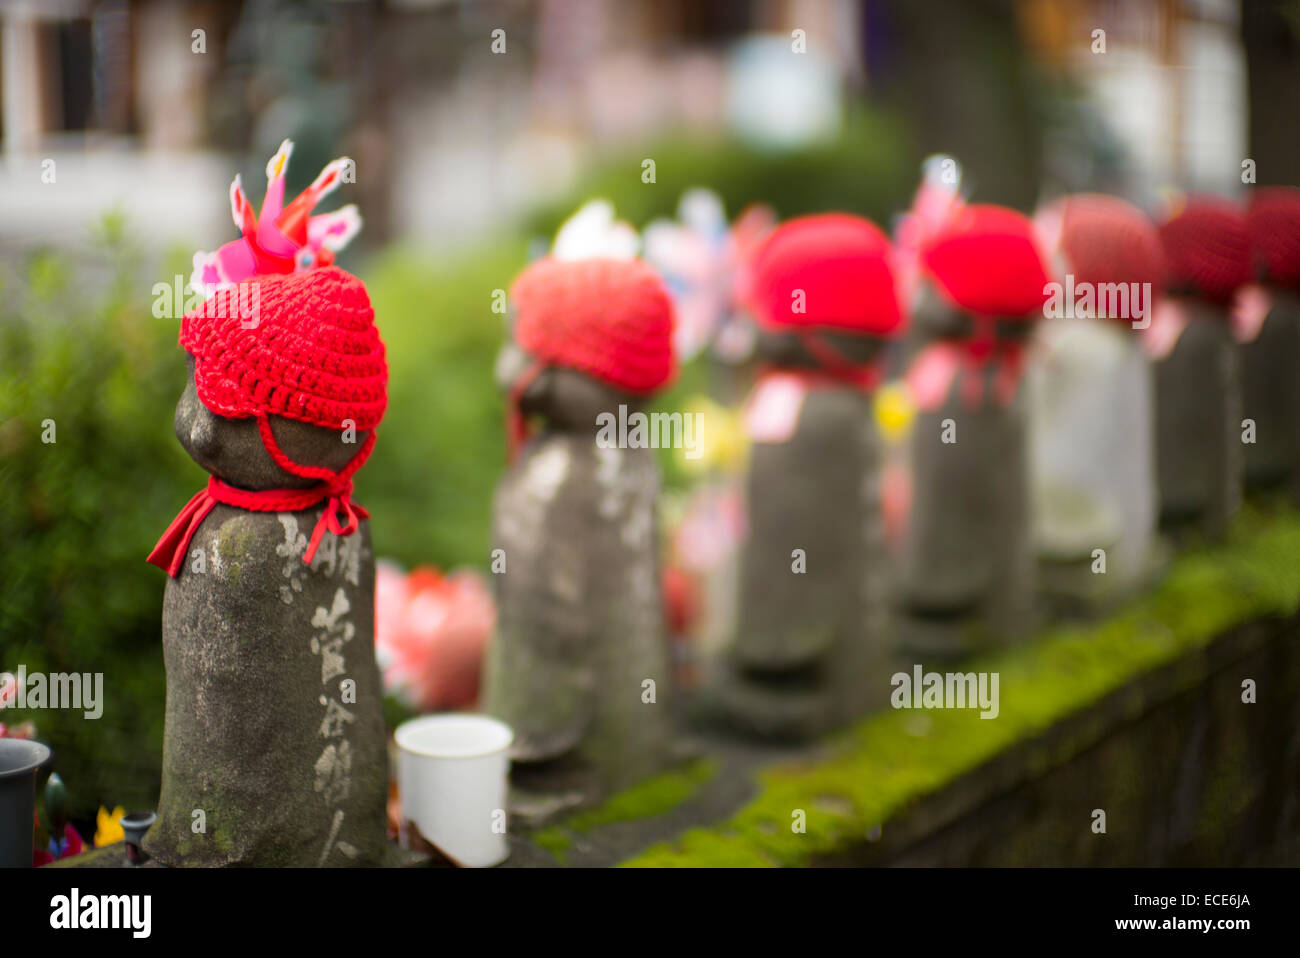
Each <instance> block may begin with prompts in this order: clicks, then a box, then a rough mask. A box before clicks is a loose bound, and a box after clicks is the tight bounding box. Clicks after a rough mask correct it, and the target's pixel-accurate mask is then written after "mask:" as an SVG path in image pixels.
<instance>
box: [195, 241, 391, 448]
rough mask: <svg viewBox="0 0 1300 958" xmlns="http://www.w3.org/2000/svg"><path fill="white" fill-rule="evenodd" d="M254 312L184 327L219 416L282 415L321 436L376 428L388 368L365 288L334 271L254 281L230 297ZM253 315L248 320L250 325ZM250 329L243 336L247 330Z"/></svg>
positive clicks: (203, 311) (205, 312) (204, 311)
mask: <svg viewBox="0 0 1300 958" xmlns="http://www.w3.org/2000/svg"><path fill="white" fill-rule="evenodd" d="M236 295H237V296H238V298H239V302H240V303H241V305H246V306H249V307H251V309H242V308H241V309H230V308H215V307H216V306H220V305H221V304H222V302H223V301H222V294H221V293H218V294H216V295H214V296H213V297H212V298H210V299H209V300H208V301H207V302H205V303H204V304H203V305H202V306H200V307H199V308H197V309H195V310H194V311H193V312H191V313H189V314H188V315H187V316H185V318H184V319H182V320H181V332H180V344H181V345H182V346H183V347H184V348H185V349H186V350H187V351H188V352H190V353H191V354H192V355H193V356H194V363H195V368H194V384H195V386H196V387H197V389H198V395H199V400H200V401H201V402H202V403H203V405H205V406H207V407H208V409H210V410H211V411H212V412H214V413H216V414H217V415H218V416H224V417H226V418H227V419H245V418H249V417H261V416H264V415H273V416H283V417H284V418H286V419H297V420H299V421H300V422H306V423H310V424H312V425H314V426H323V427H324V428H326V429H340V430H341V429H343V428H344V426H345V420H351V421H352V423H353V424H354V425H355V427H356V429H357V430H360V431H364V430H370V429H374V428H375V427H376V426H377V425H379V421H380V420H381V419H382V418H383V416H384V409H385V407H386V406H387V403H388V398H387V384H388V365H387V363H386V362H385V359H384V344H383V341H382V340H381V339H380V338H379V331H378V330H377V329H376V328H375V313H374V310H373V309H371V307H370V297H369V296H368V295H367V294H366V288H365V286H363V285H362V283H361V281H360V280H359V279H357V278H356V277H355V276H352V275H351V274H350V273H347V272H344V271H343V270H342V269H340V268H339V267H337V266H327V267H324V268H321V269H313V270H309V271H307V272H305V273H277V274H272V275H266V276H253V277H250V278H249V279H246V280H244V281H243V284H242V285H241V288H239V289H238V290H237V291H234V290H232V291H231V299H232V300H233V298H234V297H235V296H236ZM250 314H251V318H250ZM246 327H247V328H246Z"/></svg>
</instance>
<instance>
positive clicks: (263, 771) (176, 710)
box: [144, 506, 388, 867]
mask: <svg viewBox="0 0 1300 958" xmlns="http://www.w3.org/2000/svg"><path fill="white" fill-rule="evenodd" d="M318 514H319V510H315V511H312V510H307V511H304V512H294V513H276V514H271V515H265V514H256V513H250V512H246V511H243V510H240V509H234V508H231V507H229V506H217V507H216V508H215V509H214V510H213V512H212V513H211V515H210V516H209V517H208V519H207V520H206V521H205V522H204V523H203V525H202V527H201V528H200V529H199V531H198V533H197V534H196V535H195V537H194V539H193V540H192V541H191V543H190V552H191V554H193V553H194V551H195V550H202V554H203V555H204V557H205V563H206V571H204V572H202V573H197V572H194V571H193V567H192V563H187V566H186V569H185V570H184V571H182V573H181V575H180V578H178V579H174V580H168V583H167V594H166V598H165V600H164V605H163V622H164V628H163V655H164V659H165V661H166V665H167V724H166V732H165V736H164V743H163V785H162V795H161V797H160V799H159V807H158V813H159V814H158V821H157V823H156V824H155V825H154V826H153V827H152V828H151V829H150V831H149V833H148V836H147V837H146V839H145V845H144V847H145V850H146V851H147V852H148V853H149V854H150V855H152V856H153V857H154V858H155V859H157V860H158V861H159V862H160V863H161V864H164V865H169V866H180V865H187V866H190V865H197V866H213V865H263V866H277V867H282V866H296V867H302V866H322V865H324V866H330V865H364V864H370V865H374V864H380V863H381V861H382V860H383V856H384V852H385V803H386V797H387V782H388V768H387V751H386V748H385V731H384V723H383V716H382V712H381V710H380V701H381V696H382V692H383V690H382V687H381V685H380V678H379V670H378V667H377V666H376V664H375V656H374V638H373V629H374V615H375V609H374V578H375V569H374V558H373V554H372V551H371V547H370V536H369V530H368V529H367V527H366V526H365V525H363V526H362V528H361V530H360V531H358V532H357V533H355V534H354V535H352V536H350V537H348V538H339V537H337V536H334V535H333V534H332V533H326V535H325V539H324V541H323V542H322V544H321V547H320V550H319V551H318V552H317V554H316V556H315V559H314V560H313V561H312V563H311V565H310V566H309V565H306V564H304V563H303V561H302V554H303V550H304V549H305V548H306V544H307V542H306V536H307V535H308V534H309V533H310V532H311V529H312V527H313V525H314V524H315V522H316V518H317V516H318ZM200 826H202V828H203V829H204V830H202V831H200V830H199V828H200Z"/></svg>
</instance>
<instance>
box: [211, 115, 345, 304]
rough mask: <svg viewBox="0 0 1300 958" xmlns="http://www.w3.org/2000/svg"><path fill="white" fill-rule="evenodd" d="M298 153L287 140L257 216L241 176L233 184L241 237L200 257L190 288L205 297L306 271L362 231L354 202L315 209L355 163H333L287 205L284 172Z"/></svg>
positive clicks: (269, 172)
mask: <svg viewBox="0 0 1300 958" xmlns="http://www.w3.org/2000/svg"><path fill="white" fill-rule="evenodd" d="M291 153H293V142H292V141H291V140H285V141H284V142H283V143H281V144H280V148H279V149H278V150H277V151H276V153H275V156H273V157H271V160H270V162H269V163H267V164H266V198H265V199H264V200H263V201H262V210H261V212H260V213H255V212H254V210H253V204H252V203H251V202H250V201H249V199H248V196H247V195H246V194H245V193H244V187H243V184H242V183H241V182H240V178H239V176H236V177H235V180H234V182H233V183H231V184H230V212H231V215H232V216H233V217H234V220H235V226H237V227H238V228H239V231H240V233H241V234H243V235H242V236H241V237H240V238H239V239H237V240H232V241H231V242H229V243H226V244H225V245H224V246H222V247H221V248H220V249H218V250H216V251H215V252H211V253H208V252H198V253H195V254H194V273H193V275H192V276H191V277H190V285H191V286H192V287H193V288H194V289H195V290H196V291H198V292H199V293H201V294H203V295H204V296H211V295H212V294H213V293H215V292H216V291H217V290H219V289H221V288H223V287H225V286H229V285H231V284H233V283H238V282H241V281H243V280H245V279H248V278H249V277H251V276H257V275H266V274H271V273H300V272H305V271H306V270H309V269H313V268H315V267H317V266H328V265H330V264H331V263H332V262H334V254H335V253H337V252H338V251H339V250H341V249H342V248H343V247H344V246H346V245H347V244H348V243H349V242H350V241H351V239H352V237H354V236H356V235H357V233H358V232H359V231H360V229H361V214H360V213H358V212H357V208H356V206H354V205H351V204H349V205H348V206H344V207H342V208H340V209H337V210H334V211H333V212H330V213H320V214H318V215H316V216H312V215H311V211H312V210H313V209H315V208H316V205H317V204H318V203H319V202H320V201H321V200H322V199H323V198H324V197H325V196H327V195H329V194H330V193H332V192H333V191H334V190H335V188H337V187H338V185H339V183H341V182H342V181H343V174H344V171H345V170H347V169H348V168H349V167H350V165H351V163H352V161H351V160H350V159H348V158H347V157H340V158H338V159H337V160H334V161H333V162H331V163H329V164H328V165H327V166H326V167H325V169H323V170H321V173H320V175H319V176H318V177H316V180H315V182H313V183H312V184H311V186H309V187H307V189H305V190H303V191H302V192H301V193H300V194H298V196H297V197H295V198H294V200H293V201H292V202H290V203H289V205H288V206H285V205H284V174H285V170H286V169H287V168H288V166H289V156H290V154H291Z"/></svg>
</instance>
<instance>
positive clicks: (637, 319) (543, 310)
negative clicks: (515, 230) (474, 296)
mask: <svg viewBox="0 0 1300 958" xmlns="http://www.w3.org/2000/svg"><path fill="white" fill-rule="evenodd" d="M510 299H511V302H512V303H513V304H514V309H515V339H516V341H517V342H518V343H519V345H520V347H521V348H523V350H524V351H525V352H527V353H529V354H530V355H531V356H533V357H534V358H536V359H538V360H541V361H542V362H545V363H549V364H553V365H556V366H566V367H569V368H571V369H576V370H578V371H579V372H583V373H586V374H587V375H589V376H592V377H594V378H596V379H599V380H602V381H603V382H606V383H608V384H609V385H611V386H614V387H615V388H617V389H621V390H623V391H624V392H629V393H642V394H644V393H650V392H654V391H655V390H656V389H658V388H659V387H660V386H663V385H664V384H665V383H666V382H668V381H669V380H670V379H672V377H673V375H674V373H675V372H676V359H675V357H674V356H673V342H672V340H673V304H672V299H671V298H670V297H669V295H668V291H667V290H666V289H665V288H664V284H663V282H662V281H661V280H660V279H659V276H658V274H657V273H655V271H654V270H653V269H651V268H650V266H648V265H647V264H646V263H644V262H642V261H641V260H621V259H605V258H593V259H581V260H561V259H554V258H552V257H547V258H545V259H540V260H538V261H537V262H535V263H533V264H531V265H530V266H529V267H528V268H527V269H525V270H524V271H523V272H522V273H520V274H519V276H518V278H517V279H515V282H514V285H513V286H512V287H511V289H510Z"/></svg>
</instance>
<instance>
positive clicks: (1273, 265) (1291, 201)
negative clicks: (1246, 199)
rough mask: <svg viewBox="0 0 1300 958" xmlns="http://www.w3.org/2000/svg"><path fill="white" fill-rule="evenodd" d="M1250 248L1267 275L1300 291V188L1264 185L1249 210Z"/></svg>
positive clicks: (1252, 192)
mask: <svg viewBox="0 0 1300 958" xmlns="http://www.w3.org/2000/svg"><path fill="white" fill-rule="evenodd" d="M1246 221H1247V225H1248V228H1249V230H1250V245H1251V251H1252V253H1253V255H1254V258H1255V263H1256V264H1257V265H1258V266H1259V267H1260V268H1262V270H1263V274H1264V276H1265V278H1267V279H1268V280H1269V281H1270V282H1273V283H1277V284H1278V285H1279V286H1287V287H1290V288H1291V289H1294V290H1300V190H1298V189H1296V188H1295V187H1292V186H1262V187H1258V188H1256V189H1254V190H1252V191H1251V194H1250V208H1249V210H1247V212H1246Z"/></svg>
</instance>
